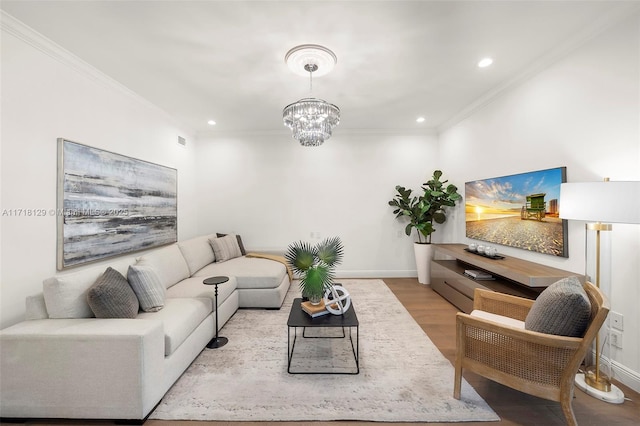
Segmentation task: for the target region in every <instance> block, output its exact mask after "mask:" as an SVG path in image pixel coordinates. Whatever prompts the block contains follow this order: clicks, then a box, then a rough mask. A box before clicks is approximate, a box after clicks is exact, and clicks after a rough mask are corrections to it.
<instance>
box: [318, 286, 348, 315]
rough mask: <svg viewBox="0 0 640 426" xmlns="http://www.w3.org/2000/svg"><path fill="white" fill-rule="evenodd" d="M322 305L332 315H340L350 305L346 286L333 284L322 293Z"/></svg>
mask: <svg viewBox="0 0 640 426" xmlns="http://www.w3.org/2000/svg"><path fill="white" fill-rule="evenodd" d="M336 305H337V307H334V306H336ZM324 306H325V308H326V309H327V311H329V312H330V313H332V314H333V315H342V314H344V313H345V312H347V311H348V310H349V308H350V307H351V296H350V295H349V292H348V291H347V289H346V288H344V287H342V286H341V285H333V286H331V288H329V289H328V290H327V291H326V292H325V293H324Z"/></svg>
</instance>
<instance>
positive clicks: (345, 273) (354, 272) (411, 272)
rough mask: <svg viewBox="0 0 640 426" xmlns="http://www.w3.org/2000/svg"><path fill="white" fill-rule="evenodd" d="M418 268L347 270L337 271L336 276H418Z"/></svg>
mask: <svg viewBox="0 0 640 426" xmlns="http://www.w3.org/2000/svg"><path fill="white" fill-rule="evenodd" d="M417 276H418V273H417V272H416V270H415V269H414V270H399V271H381V270H373V271H370V270H366V271H364V270H347V271H336V278H338V279H340V278H417Z"/></svg>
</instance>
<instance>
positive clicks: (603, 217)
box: [560, 181, 640, 223]
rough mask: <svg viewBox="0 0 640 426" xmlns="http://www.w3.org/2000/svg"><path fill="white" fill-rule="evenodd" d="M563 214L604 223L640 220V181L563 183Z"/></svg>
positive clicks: (561, 215)
mask: <svg viewBox="0 0 640 426" xmlns="http://www.w3.org/2000/svg"><path fill="white" fill-rule="evenodd" d="M560 217H561V218H562V219H570V220H582V221H586V222H602V223H640V181H638V182H636V181H627V182H608V181H605V182H576V183H563V184H561V185H560Z"/></svg>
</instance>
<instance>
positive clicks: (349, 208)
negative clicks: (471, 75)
mask: <svg viewBox="0 0 640 426" xmlns="http://www.w3.org/2000/svg"><path fill="white" fill-rule="evenodd" d="M284 130H286V129H284ZM198 143H199V146H198V153H199V155H198V167H197V169H198V182H199V184H200V191H201V192H202V193H203V194H207V195H206V196H204V197H203V199H202V204H201V207H200V228H201V229H202V230H203V231H204V232H236V233H239V234H240V235H241V236H242V238H243V241H244V242H245V245H246V246H247V247H248V249H254V250H255V249H271V250H281V251H284V250H285V249H286V247H287V245H288V244H290V243H291V242H293V241H297V240H305V241H309V242H311V243H316V242H319V241H320V239H323V238H326V237H331V236H340V238H341V239H342V241H343V243H344V246H345V257H344V262H343V264H342V265H341V266H340V267H339V268H338V273H339V276H341V277H343V278H344V277H349V276H360V277H380V276H387V277H389V276H415V264H414V261H413V246H412V241H413V239H414V238H415V236H412V237H411V238H410V237H407V236H406V235H405V234H404V232H403V229H404V228H403V226H402V224H401V223H400V222H399V221H397V220H396V219H395V217H394V215H393V213H392V212H393V209H392V208H391V207H390V206H388V204H387V202H388V201H389V200H391V198H392V197H393V196H394V194H395V186H396V185H398V184H400V185H403V186H406V187H411V188H414V189H415V188H419V186H420V185H421V184H422V183H423V182H425V181H426V180H427V177H429V176H430V175H431V173H432V172H433V170H434V168H436V167H437V161H436V158H437V141H436V138H435V137H434V136H432V135H428V134H424V133H422V134H421V133H415V134H406V135H398V134H396V135H389V134H383V133H379V132H371V133H363V132H360V133H348V132H344V131H341V129H340V127H337V128H336V130H335V132H334V136H333V137H332V138H331V139H329V140H328V141H327V142H325V144H324V145H322V146H320V147H313V148H309V147H303V146H300V144H299V143H298V142H296V141H295V140H293V139H292V138H291V135H290V134H289V133H287V132H282V133H278V134H271V135H262V136H235V137H215V138H214V137H212V138H205V139H202V138H199V141H198ZM316 232H318V233H320V238H312V237H311V233H316ZM399 234H400V235H399Z"/></svg>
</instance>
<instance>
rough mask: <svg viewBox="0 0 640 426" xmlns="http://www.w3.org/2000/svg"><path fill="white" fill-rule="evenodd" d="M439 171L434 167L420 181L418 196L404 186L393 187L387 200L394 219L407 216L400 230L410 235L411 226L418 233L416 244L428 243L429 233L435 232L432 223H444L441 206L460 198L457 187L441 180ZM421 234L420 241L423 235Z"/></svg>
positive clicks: (446, 205)
mask: <svg viewBox="0 0 640 426" xmlns="http://www.w3.org/2000/svg"><path fill="white" fill-rule="evenodd" d="M441 177H442V172H441V171H440V170H435V171H434V172H433V177H432V178H431V179H430V180H428V181H427V182H425V183H423V184H422V187H421V188H422V194H421V195H419V196H413V197H412V196H411V194H412V191H411V189H406V188H405V187H404V186H400V185H398V186H396V191H398V193H397V194H396V196H395V197H394V198H393V200H391V201H389V205H390V206H391V207H395V210H394V211H393V213H394V214H395V215H396V219H398V218H401V217H405V218H407V219H409V223H408V224H407V226H406V227H405V229H404V232H405V234H407V236H410V235H411V231H412V230H413V229H415V230H416V232H417V234H418V241H417V242H419V243H422V244H423V243H426V244H430V243H431V234H432V233H434V232H435V228H434V226H433V222H436V223H444V222H445V221H446V220H447V215H446V212H445V210H444V207H453V206H455V205H456V201H458V200H461V199H462V196H461V195H460V194H458V187H457V186H455V185H453V184H449V185H446V186H445V184H446V183H447V182H449V181H448V180H443V181H441V180H440V178H441ZM422 237H424V240H423V238H422Z"/></svg>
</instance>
